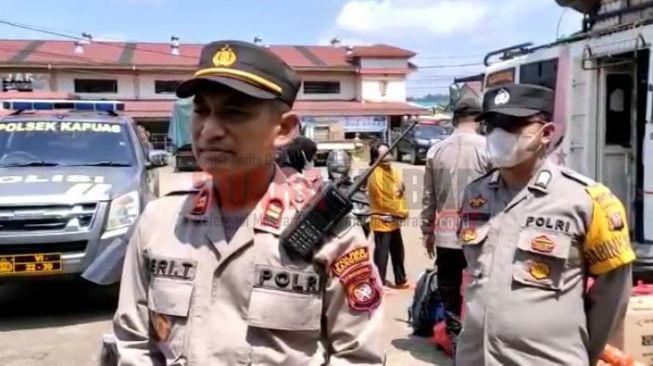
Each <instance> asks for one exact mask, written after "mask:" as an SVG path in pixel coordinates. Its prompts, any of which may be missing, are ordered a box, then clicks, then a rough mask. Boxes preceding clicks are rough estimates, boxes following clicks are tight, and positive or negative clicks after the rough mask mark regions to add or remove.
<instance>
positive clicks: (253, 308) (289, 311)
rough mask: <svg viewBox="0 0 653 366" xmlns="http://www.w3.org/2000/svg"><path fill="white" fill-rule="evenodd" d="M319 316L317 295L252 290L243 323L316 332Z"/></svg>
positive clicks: (320, 302) (320, 300)
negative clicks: (245, 321) (245, 319)
mask: <svg viewBox="0 0 653 366" xmlns="http://www.w3.org/2000/svg"><path fill="white" fill-rule="evenodd" d="M321 315H322V299H321V296H318V295H316V294H299V293H293V292H285V291H280V290H271V289H266V288H254V289H252V295H251V297H250V301H249V309H248V312H247V322H248V324H249V325H250V326H253V327H258V328H266V329H277V330H303V331H316V330H319V329H320V318H321Z"/></svg>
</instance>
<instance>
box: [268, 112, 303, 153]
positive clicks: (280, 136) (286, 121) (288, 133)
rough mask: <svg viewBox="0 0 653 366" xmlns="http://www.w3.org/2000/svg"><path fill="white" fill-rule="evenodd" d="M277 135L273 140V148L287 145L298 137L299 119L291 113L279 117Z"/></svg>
mask: <svg viewBox="0 0 653 366" xmlns="http://www.w3.org/2000/svg"><path fill="white" fill-rule="evenodd" d="M276 128H277V133H276V137H275V138H274V147H275V148H280V147H283V146H285V145H288V144H289V143H290V142H291V141H292V140H294V139H295V137H297V135H299V117H298V116H297V114H295V113H293V112H287V113H284V114H283V115H281V119H280V120H279V124H278V125H277V127H276Z"/></svg>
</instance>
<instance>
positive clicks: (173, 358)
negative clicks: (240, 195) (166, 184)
mask: <svg viewBox="0 0 653 366" xmlns="http://www.w3.org/2000/svg"><path fill="white" fill-rule="evenodd" d="M289 187H290V186H289V184H288V183H287V182H286V180H285V176H284V175H283V174H282V173H281V172H280V170H279V169H277V174H276V176H275V178H274V181H273V183H272V184H271V185H270V188H269V192H268V194H267V195H266V196H265V197H264V198H263V199H262V200H261V202H260V203H259V206H258V207H257V208H256V209H255V210H253V211H252V212H251V213H250V215H249V216H248V218H247V219H246V220H245V222H244V223H243V224H242V225H241V226H240V228H239V229H238V230H237V232H236V233H235V234H234V236H233V238H232V239H231V240H230V241H229V242H227V241H226V240H225V235H224V230H223V228H222V225H221V214H220V210H219V208H218V206H217V205H215V204H214V202H213V200H214V194H213V193H212V192H214V190H213V188H212V187H211V185H210V184H207V185H206V186H205V187H203V188H202V189H201V190H200V191H199V192H198V193H197V194H196V195H195V196H192V195H178V196H169V197H164V198H161V199H159V200H157V201H154V202H152V203H150V204H149V205H148V206H147V208H146V210H145V212H144V213H143V215H142V216H141V218H140V219H139V222H138V224H137V226H136V229H135V230H134V234H133V236H132V238H131V241H130V244H129V248H128V252H127V255H126V260H125V264H124V270H123V275H122V284H121V289H120V300H119V305H118V309H117V311H116V314H115V317H114V333H115V335H116V337H117V339H118V349H119V354H120V365H123V366H127V365H138V366H143V365H164V364H168V365H202V366H204V365H212V366H213V365H216V366H219V365H289V366H295V365H322V364H329V365H350V364H357V365H380V364H381V363H382V360H383V349H382V344H381V337H379V334H380V333H381V325H382V319H383V314H382V302H381V297H382V289H381V284H380V282H379V277H378V273H377V271H376V269H375V267H374V266H373V264H372V263H373V262H372V260H371V257H372V252H373V248H372V247H371V244H370V243H368V241H367V240H366V239H365V237H364V234H363V231H362V230H361V228H360V226H358V225H356V224H355V222H356V220H353V219H351V220H343V222H341V224H340V225H339V227H338V228H337V230H336V232H335V233H334V235H333V236H331V237H329V239H328V240H327V241H326V243H325V244H324V246H323V247H322V248H321V249H320V250H319V252H317V253H316V255H315V259H314V263H306V262H302V261H300V260H295V259H292V258H290V257H289V256H288V253H287V252H286V250H285V249H284V248H283V247H282V246H281V245H280V244H279V241H278V235H279V233H280V232H281V231H282V230H283V228H284V227H285V226H286V225H287V224H288V223H289V222H290V220H291V218H292V217H293V215H294V214H295V213H296V212H297V210H298V209H299V208H300V207H301V202H305V200H306V199H307V198H308V197H307V196H306V195H304V196H302V195H299V196H298V195H297V194H296V192H295V191H293V190H289V189H288V188H289Z"/></svg>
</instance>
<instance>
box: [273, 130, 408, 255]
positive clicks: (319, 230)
mask: <svg viewBox="0 0 653 366" xmlns="http://www.w3.org/2000/svg"><path fill="white" fill-rule="evenodd" d="M417 123H418V122H417V121H415V122H414V123H413V124H411V125H410V126H408V128H406V130H405V131H404V133H403V134H401V136H399V138H398V139H396V140H395V141H394V142H393V143H392V146H390V148H389V149H388V151H387V152H386V153H385V154H383V155H381V156H379V158H378V159H377V160H376V161H375V162H374V164H372V165H371V166H370V167H369V168H368V169H367V170H365V172H364V173H363V174H361V175H360V176H359V177H358V179H356V180H355V181H354V183H353V184H352V185H351V186H349V187H348V189H347V190H346V191H341V190H339V189H338V188H337V187H336V186H335V185H334V184H332V183H331V182H329V183H327V184H326V185H325V186H324V187H323V189H322V190H321V191H320V192H318V193H317V194H316V195H315V196H313V197H312V198H311V199H310V200H309V201H308V202H307V203H306V206H305V207H304V208H303V209H302V210H301V211H299V212H298V213H297V215H295V217H293V220H292V221H291V222H290V224H289V225H288V226H287V227H286V229H285V230H284V231H283V232H281V234H280V236H279V240H280V242H281V245H283V246H284V247H285V248H286V250H288V253H289V254H290V255H294V256H297V257H299V258H302V259H304V260H306V261H310V260H311V259H312V258H313V252H314V251H315V250H316V249H319V248H320V246H321V245H322V242H323V241H324V237H325V235H326V234H327V233H328V232H329V231H330V230H331V229H332V228H333V227H334V226H335V225H336V224H337V223H338V222H339V221H340V220H341V219H342V218H343V217H344V216H345V215H347V214H348V213H349V212H351V211H352V209H353V208H354V206H353V202H352V197H353V196H354V195H355V194H356V191H358V189H359V188H360V186H361V185H363V183H364V182H365V181H366V180H367V178H368V177H369V176H370V174H372V171H373V170H374V168H376V167H377V166H378V165H379V164H380V163H381V161H382V160H383V158H384V157H385V156H386V155H387V154H389V153H390V151H392V149H394V148H396V147H397V144H398V143H399V141H401V140H402V139H403V138H404V137H405V136H406V135H407V134H408V132H410V130H412V129H413V127H415V126H416V125H417Z"/></svg>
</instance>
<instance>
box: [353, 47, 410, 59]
mask: <svg viewBox="0 0 653 366" xmlns="http://www.w3.org/2000/svg"><path fill="white" fill-rule="evenodd" d="M415 55H417V54H416V53H415V52H412V51H408V50H404V49H402V48H398V47H393V46H388V45H385V44H376V45H373V46H366V47H354V54H353V56H354V57H373V58H412V57H414V56H415Z"/></svg>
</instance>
